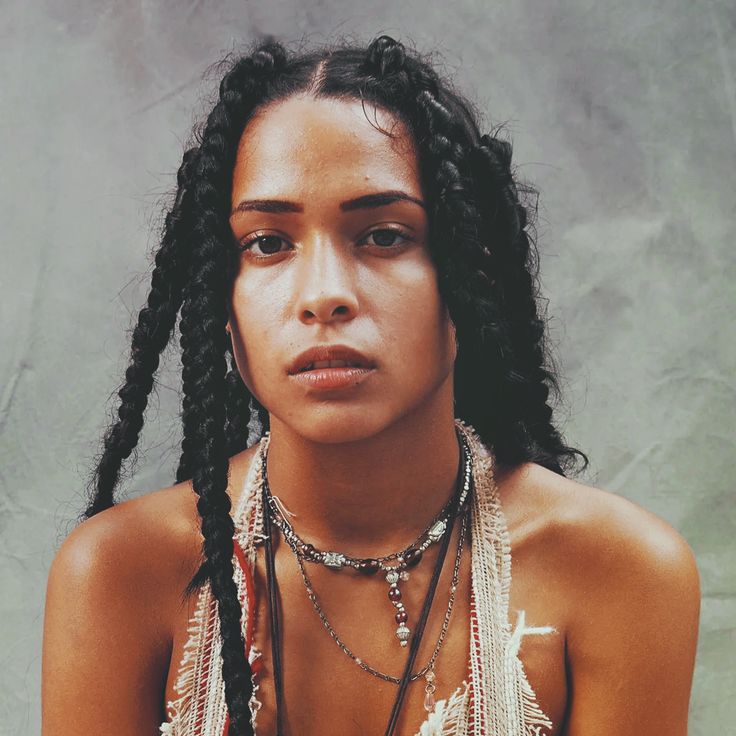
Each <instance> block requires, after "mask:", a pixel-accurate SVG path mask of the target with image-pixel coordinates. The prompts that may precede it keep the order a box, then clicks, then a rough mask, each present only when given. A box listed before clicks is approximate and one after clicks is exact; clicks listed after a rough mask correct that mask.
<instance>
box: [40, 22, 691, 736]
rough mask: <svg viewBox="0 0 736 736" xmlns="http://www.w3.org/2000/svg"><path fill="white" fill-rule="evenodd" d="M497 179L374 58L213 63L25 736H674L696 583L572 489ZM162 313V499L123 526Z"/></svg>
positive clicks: (275, 53)
mask: <svg viewBox="0 0 736 736" xmlns="http://www.w3.org/2000/svg"><path fill="white" fill-rule="evenodd" d="M510 159H511V149H510V146H509V145H508V144H507V143H504V142H502V141H500V140H498V139H497V138H494V137H491V136H481V135H480V133H479V131H478V126H477V123H476V121H475V119H474V116H473V114H472V113H471V111H470V108H469V105H468V104H467V103H466V102H464V101H463V100H462V98H461V97H460V96H458V95H457V94H456V93H454V92H453V91H452V90H451V89H450V88H449V86H448V85H447V83H445V82H443V81H442V80H440V79H439V78H438V76H437V75H436V73H435V72H434V71H433V70H432V68H431V67H430V66H428V65H427V64H426V63H424V62H423V61H422V60H421V59H419V58H417V57H416V56H414V55H411V54H408V53H407V52H406V50H405V49H404V47H403V46H402V45H401V44H400V43H397V42H396V41H394V40H392V39H390V38H388V37H385V36H384V37H381V38H378V39H376V40H375V41H374V42H373V43H371V44H370V46H369V47H368V48H367V49H362V48H354V47H345V48H340V49H331V50H326V51H320V52H316V53H311V54H306V55H301V56H289V55H288V54H287V53H286V52H285V51H284V49H283V48H282V47H281V46H279V45H278V44H274V43H267V44H265V45H262V46H260V47H259V48H257V49H256V50H255V52H254V53H252V54H251V55H249V56H245V57H243V58H241V59H238V60H237V61H235V62H234V64H233V65H232V67H231V69H230V70H229V71H228V73H227V74H226V75H225V77H224V78H223V80H222V82H221V84H220V96H219V101H218V102H217V104H216V105H215V107H214V109H213V110H212V112H211V114H210V115H209V117H208V119H207V125H206V127H205V128H204V131H203V132H202V133H201V136H200V139H199V140H198V142H197V145H196V146H194V147H193V148H192V149H191V150H189V151H188V152H187V153H186V154H185V156H184V161H183V163H182V166H181V168H180V170H179V177H178V183H179V186H178V192H177V197H176V201H175V203H174V206H173V208H172V210H171V212H170V213H169V215H168V217H167V220H166V226H165V231H164V234H163V239H162V244H161V247H160V249H159V251H158V253H157V255H156V268H155V270H154V272H153V276H152V284H151V291H150V294H149V297H148V303H147V305H146V307H144V309H143V310H142V311H141V313H140V315H139V319H138V324H137V326H136V328H135V331H134V333H133V340H132V358H131V363H130V366H129V368H128V370H127V372H126V381H125V384H124V386H123V387H122V389H121V390H120V399H121V403H120V408H119V411H118V416H119V418H118V421H117V422H116V423H115V424H114V425H113V426H112V427H111V429H110V430H109V432H108V433H107V435H106V437H105V445H104V453H103V454H102V456H101V459H100V462H99V466H98V468H97V472H96V476H95V493H94V495H93V498H92V500H91V503H90V506H89V508H88V509H87V511H86V517H87V519H86V520H85V521H84V523H82V524H81V525H80V526H79V527H78V528H77V529H76V530H75V531H74V532H73V533H72V534H71V535H70V536H69V538H68V539H67V540H66V541H65V543H64V544H63V545H62V548H61V550H60V551H59V553H58V554H57V557H56V559H55V561H54V564H53V567H52V570H51V573H50V578H49V587H48V594H47V613H46V622H45V639H44V660H43V718H44V734H46V736H54V735H56V734H88V733H115V734H136V735H139V734H146V733H150V734H155V733H159V732H161V733H165V734H194V733H198V734H199V733H203V734H221V733H230V734H250V733H254V730H253V729H254V724H255V729H256V731H255V732H257V733H258V734H259V736H260V734H273V733H279V734H315V733H327V734H333V733H334V734H380V733H395V734H415V733H421V734H430V733H436V734H449V733H452V734H465V733H473V734H494V735H496V734H498V735H500V734H536V735H537V736H541V735H542V734H545V735H547V736H552V735H557V734H567V735H568V736H582V735H584V734H591V733H596V734H604V733H605V734H610V735H614V734H622V735H623V734H626V736H632V735H636V734H640V735H642V736H643V735H644V734H647V735H649V734H653V733H667V734H685V733H686V730H687V712H688V700H689V693H690V687H691V679H692V671H693V661H694V656H695V646H696V640H697V628H698V615H699V583H698V574H697V569H696V567H695V563H694V560H693V556H692V553H691V551H690V548H689V547H688V545H687V543H686V542H685V541H684V540H683V539H682V538H681V537H680V536H679V535H678V534H677V532H675V530H673V529H672V528H671V527H670V526H669V525H667V524H666V523H665V522H664V521H662V520H660V519H659V518H657V517H655V516H653V515H652V514H650V513H648V512H647V511H645V510H644V509H642V508H640V507H638V506H636V505H634V504H632V503H630V502H628V501H626V500H625V499H623V498H621V497H618V496H616V495H613V494H610V493H607V492H604V491H601V490H597V489H594V488H589V487H586V486H583V485H581V484H578V483H576V482H575V481H573V480H570V479H568V478H567V477H566V476H565V470H569V469H570V468H571V465H572V461H573V460H574V458H575V455H579V456H581V457H582V458H584V459H586V461H587V458H585V456H584V455H583V454H582V453H581V452H579V451H578V450H575V449H573V448H570V447H568V446H566V445H565V444H564V441H563V440H562V438H561V435H560V433H559V432H558V431H557V429H556V428H555V427H554V425H553V422H552V410H551V408H550V406H549V404H548V402H547V399H548V395H549V392H550V389H551V388H554V387H555V379H554V375H553V374H552V372H551V371H550V370H549V368H548V366H547V357H546V354H545V349H544V345H545V326H544V323H543V321H542V320H541V318H540V316H539V315H538V311H537V305H536V294H537V292H536V286H535V272H534V268H535V266H534V263H535V261H534V255H535V251H534V246H533V244H532V243H531V242H530V239H529V236H528V235H527V232H526V229H527V211H526V209H525V208H524V206H523V205H522V203H521V202H520V200H519V195H518V191H519V190H518V187H517V185H516V184H515V182H514V179H513V177H512V173H511V167H510V165H511V162H510ZM179 311H181V321H180V331H181V346H182V365H183V370H182V378H183V389H184V400H183V428H184V438H183V445H182V447H183V453H182V457H181V462H180V465H179V469H178V472H177V484H176V485H174V486H173V487H171V488H167V489H164V490H161V491H158V492H156V493H152V494H148V495H146V496H144V497H142V498H138V499H135V500H132V501H127V502H125V503H122V504H120V505H118V506H114V505H113V503H114V501H113V489H114V487H115V485H116V482H117V480H118V475H119V472H120V469H121V464H122V463H123V461H124V460H126V459H127V458H128V457H129V455H130V454H131V452H132V451H133V449H134V448H135V446H136V444H137V441H138V435H139V432H140V430H141V428H142V426H143V413H144V410H145V407H146V403H147V397H148V395H149V393H150V391H151V388H152V384H153V376H154V374H155V372H156V369H157V367H158V362H159V356H160V354H161V352H162V351H163V349H164V348H165V346H166V345H167V343H168V341H169V339H170V337H171V334H172V331H173V328H174V325H175V321H176V318H177V314H178V312H179ZM227 361H229V362H230V365H229V366H228V365H227ZM251 416H253V417H254V419H256V420H257V421H256V422H254V423H251V426H253V424H255V425H256V426H257V427H258V429H259V430H260V431H259V432H258V434H260V435H261V436H259V437H258V438H257V440H258V441H257V442H254V443H252V444H250V446H248V427H249V421H250V419H251ZM195 502H196V503H195ZM512 560H513V580H512V577H511V562H512ZM162 722H163V723H162Z"/></svg>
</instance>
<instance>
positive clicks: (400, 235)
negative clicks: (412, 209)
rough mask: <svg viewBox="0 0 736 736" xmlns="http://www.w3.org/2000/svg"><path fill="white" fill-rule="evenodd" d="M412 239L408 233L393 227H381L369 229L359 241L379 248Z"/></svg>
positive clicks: (397, 244)
mask: <svg viewBox="0 0 736 736" xmlns="http://www.w3.org/2000/svg"><path fill="white" fill-rule="evenodd" d="M410 240H412V238H411V237H410V235H409V234H408V233H407V232H405V231H404V230H401V229H399V228H395V227H390V228H389V227H382V228H378V229H376V230H371V232H369V233H368V234H367V235H366V236H365V237H364V238H363V239H362V240H361V243H365V244H366V245H373V246H377V247H379V248H392V247H396V246H399V245H404V244H405V243H407V242H409V241H410Z"/></svg>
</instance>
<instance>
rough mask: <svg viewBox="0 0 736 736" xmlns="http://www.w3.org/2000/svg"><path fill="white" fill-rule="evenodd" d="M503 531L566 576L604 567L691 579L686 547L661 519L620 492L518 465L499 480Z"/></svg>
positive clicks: (693, 578) (692, 572)
mask: <svg viewBox="0 0 736 736" xmlns="http://www.w3.org/2000/svg"><path fill="white" fill-rule="evenodd" d="M499 488H500V490H501V500H502V504H503V506H504V510H505V511H506V514H507V517H508V518H509V526H510V527H517V529H518V531H519V534H520V536H521V538H524V539H525V538H527V537H533V538H534V539H535V540H536V541H541V542H543V544H544V547H545V549H546V553H547V554H552V555H555V556H556V557H558V558H559V561H560V562H562V561H564V562H565V567H567V568H569V569H570V571H571V573H572V577H574V578H579V575H580V574H582V573H585V572H587V573H595V574H600V573H601V572H603V571H604V570H608V571H609V572H611V573H619V574H623V572H624V571H625V572H626V576H625V577H630V576H631V575H632V574H636V573H637V571H638V572H642V573H643V572H646V573H647V574H651V575H655V576H657V575H661V576H664V577H672V576H674V577H675V578H677V577H678V576H682V578H684V580H685V581H687V582H690V583H695V582H697V568H696V566H695V558H694V555H693V552H692V549H691V547H690V545H689V544H688V542H687V541H686V540H685V539H684V537H683V536H682V535H681V534H680V533H679V532H678V531H677V530H676V529H675V528H674V527H673V526H672V525H671V524H669V523H668V522H667V521H665V520H664V519H662V518H661V517H659V516H657V515H656V514H654V513H652V512H651V511H649V510H647V509H646V508H644V507H643V506H640V505H639V504H637V503H634V502H633V501H630V500H629V499H627V498H625V497H624V496H622V495H619V494H617V493H613V492H611V491H607V490H604V489H601V488H596V487H593V486H589V485H585V484H583V483H579V482H578V481H576V480H573V479H571V478H565V477H563V476H561V475H558V474H557V473H554V472H552V471H551V470H548V469H546V468H544V467H542V466H540V465H537V464H534V463H525V464H524V465H522V466H519V467H518V468H515V469H513V470H512V471H511V472H509V473H508V474H506V476H505V477H504V478H503V482H502V483H499Z"/></svg>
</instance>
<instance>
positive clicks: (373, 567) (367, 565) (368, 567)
mask: <svg viewBox="0 0 736 736" xmlns="http://www.w3.org/2000/svg"><path fill="white" fill-rule="evenodd" d="M380 567H381V565H380V563H379V562H378V560H363V561H362V562H359V563H358V572H362V573H363V574H364V575H373V574H374V573H376V572H378V570H379V569H380Z"/></svg>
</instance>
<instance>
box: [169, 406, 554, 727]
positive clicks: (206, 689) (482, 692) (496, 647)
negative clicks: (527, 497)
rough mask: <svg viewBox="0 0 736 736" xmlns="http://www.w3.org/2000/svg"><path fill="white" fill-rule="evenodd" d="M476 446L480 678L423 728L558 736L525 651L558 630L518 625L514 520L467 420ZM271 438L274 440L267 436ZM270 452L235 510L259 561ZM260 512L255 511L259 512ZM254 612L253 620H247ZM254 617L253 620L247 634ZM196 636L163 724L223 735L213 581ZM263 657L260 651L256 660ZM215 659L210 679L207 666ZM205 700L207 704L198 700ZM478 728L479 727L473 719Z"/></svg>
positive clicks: (474, 566) (194, 623) (475, 665)
mask: <svg viewBox="0 0 736 736" xmlns="http://www.w3.org/2000/svg"><path fill="white" fill-rule="evenodd" d="M458 426H459V427H460V429H461V430H462V431H463V432H464V434H465V436H466V438H467V440H468V445H469V447H470V450H471V455H472V462H473V475H474V479H475V491H476V492H475V494H474V496H473V498H472V507H471V540H472V542H471V550H472V551H471V581H472V586H471V587H472V595H473V602H474V607H475V615H474V617H473V620H471V627H470V628H471V631H470V683H469V682H463V683H462V685H461V686H460V687H458V688H457V690H456V691H455V692H454V693H452V695H450V696H449V697H448V698H447V699H446V700H439V701H438V702H437V704H436V706H435V709H434V711H433V712H432V713H431V714H429V716H428V717H427V719H426V720H425V722H424V723H423V724H422V725H421V727H420V729H419V731H418V733H417V736H471V732H472V736H481V735H484V736H549V734H550V731H549V730H548V729H551V728H552V721H551V720H550V719H549V718H548V717H547V715H546V714H545V713H544V712H543V711H542V709H541V708H540V706H539V704H538V702H537V697H536V694H535V692H534V689H533V688H532V686H531V685H530V684H529V680H528V678H527V676H526V673H525V671H524V665H523V663H522V661H521V659H520V657H519V648H520V645H521V639H522V637H523V636H524V635H527V634H548V633H551V632H553V631H555V629H554V627H552V626H535V627H531V626H526V625H525V618H526V615H525V612H524V611H520V612H519V614H518V619H517V622H516V626H515V627H514V630H513V631H512V630H511V623H510V621H509V592H510V588H511V547H510V543H509V534H508V528H507V526H506V519H505V516H504V514H503V510H502V509H501V505H500V502H499V498H498V489H497V488H496V484H495V480H494V458H493V455H492V454H491V453H490V452H489V451H488V450H487V448H486V447H485V446H484V445H483V443H482V442H481V440H480V438H479V437H478V435H477V434H476V432H475V430H474V429H473V428H472V427H470V426H469V425H467V424H464V423H463V422H460V421H458ZM262 441H266V442H267V441H268V438H267V437H266V438H264V440H262ZM260 481H261V462H260V453H259V452H257V453H255V455H254V459H253V462H252V464H251V467H250V468H249V470H248V473H247V478H246V482H245V487H244V489H243V492H242V494H241V498H240V501H239V503H238V508H237V509H236V512H235V514H234V519H235V523H236V529H238V540H239V542H240V544H241V546H242V548H243V551H244V552H245V554H246V559H247V560H248V562H249V563H250V564H251V565H253V564H254V563H255V557H256V548H255V540H254V535H253V534H252V533H250V528H251V522H253V527H254V531H255V532H256V533H259V532H260V523H261V515H262V509H261V508H260V506H261V504H260V494H258V493H257V491H258V489H259V488H260ZM254 514H255V517H254V518H252V517H253V515H254ZM235 581H236V583H237V586H238V591H239V593H240V595H241V600H242V601H243V604H244V605H243V610H244V611H247V601H245V597H246V592H245V581H244V579H243V574H242V571H241V570H240V568H239V566H236V568H235ZM244 618H245V616H244ZM246 628H247V621H245V620H244V621H243V632H244V633H245V630H246ZM187 634H188V639H187V642H186V644H185V646H184V651H183V655H182V659H181V664H180V667H179V672H178V676H177V679H176V685H175V690H176V693H177V695H179V697H178V699H177V700H175V701H171V702H169V703H168V705H167V715H168V722H167V723H164V724H162V725H161V727H160V732H161V734H162V735H163V736H205V735H206V736H211V735H215V736H219V734H221V733H222V729H223V727H224V723H225V718H226V716H227V708H226V705H225V690H224V682H223V680H222V667H221V664H222V663H221V658H220V656H219V643H220V627H219V619H218V617H217V602H216V601H215V600H214V599H213V597H212V595H211V593H210V590H209V586H208V585H206V586H204V587H203V589H202V591H201V592H200V595H199V599H198V601H197V606H196V608H195V611H194V614H193V616H192V618H191V620H190V623H189V627H188V630H187ZM260 656H261V653H260V652H259V651H258V650H256V649H255V647H252V648H251V651H250V652H249V659H250V661H251V662H253V661H255V659H256V658H258V657H260ZM207 657H212V660H213V661H212V663H211V666H210V669H209V677H208V678H207V682H206V683H205V682H202V679H203V671H202V667H203V663H204V662H205V661H206V659H207ZM257 692H258V683H257V682H256V681H255V678H254V691H253V698H252V699H251V712H252V714H253V718H254V722H255V719H256V717H257V714H258V711H259V710H260V708H261V703H260V702H259V701H258V698H257ZM195 700H196V701H197V702H196V703H195ZM201 708H204V720H203V723H202V727H201V729H197V730H196V731H195V728H194V720H193V719H194V716H195V715H196V712H197V710H198V709H201ZM471 715H472V720H473V724H474V725H473V726H472V727H471V726H470V720H471Z"/></svg>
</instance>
